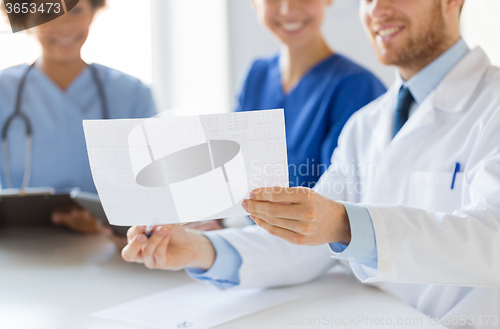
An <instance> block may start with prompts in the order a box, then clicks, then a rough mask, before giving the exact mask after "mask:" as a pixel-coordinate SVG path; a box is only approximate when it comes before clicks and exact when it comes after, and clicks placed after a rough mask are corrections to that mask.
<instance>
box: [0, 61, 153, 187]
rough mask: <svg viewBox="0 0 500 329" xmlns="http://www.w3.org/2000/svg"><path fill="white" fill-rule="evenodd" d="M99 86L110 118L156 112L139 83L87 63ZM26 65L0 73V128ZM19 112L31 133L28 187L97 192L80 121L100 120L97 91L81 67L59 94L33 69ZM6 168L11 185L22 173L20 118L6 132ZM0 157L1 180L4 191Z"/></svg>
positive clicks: (0, 156)
mask: <svg viewBox="0 0 500 329" xmlns="http://www.w3.org/2000/svg"><path fill="white" fill-rule="evenodd" d="M92 65H93V66H94V67H95V68H96V69H97V72H98V75H99V78H100V79H101V81H102V84H103V86H104V92H105V95H106V98H107V103H108V109H109V117H110V119H120V118H147V117H151V116H153V115H155V114H156V111H155V106H154V103H153V99H152V97H151V92H150V90H149V88H148V87H146V86H145V85H144V84H143V83H142V82H141V81H140V80H139V79H137V78H134V77H132V76H129V75H127V74H124V73H122V72H120V71H117V70H114V69H111V68H108V67H105V66H102V65H98V64H92ZM27 69H28V65H26V64H23V65H20V66H15V67H11V68H8V69H5V70H3V71H0V129H1V128H3V126H4V124H5V121H6V120H7V118H8V117H9V116H10V115H11V114H12V113H13V112H14V106H15V97H16V94H17V89H18V86H19V82H20V79H21V77H22V76H23V75H24V73H25V72H26V70H27ZM21 104H22V105H21V110H22V112H24V113H25V114H26V115H27V116H28V118H29V120H30V122H31V125H32V129H33V151H32V165H31V179H30V184H29V186H30V187H53V188H55V189H56V190H59V189H68V188H73V187H79V188H80V189H81V190H83V191H87V192H96V188H95V186H94V182H93V179H92V174H91V171H90V165H89V160H88V156H87V147H86V144H85V136H84V132H83V124H82V120H87V119H102V118H103V113H102V106H101V101H100V98H99V94H98V89H97V87H96V85H95V83H94V79H93V78H92V75H91V72H90V70H89V68H85V69H84V70H83V71H82V72H81V73H80V75H79V76H78V77H77V78H76V79H75V80H74V81H73V82H72V83H71V85H70V86H69V87H68V88H67V90H65V91H63V90H61V89H60V88H59V87H58V86H57V85H56V84H55V83H54V82H53V81H52V80H51V79H50V78H49V77H48V76H47V75H45V73H44V72H43V71H42V70H40V69H38V68H37V67H33V68H32V70H31V71H30V72H29V74H28V78H27V80H26V85H25V88H24V91H23V94H22V103H21ZM7 137H8V145H9V151H10V167H11V175H12V182H13V184H14V187H17V188H19V187H20V186H21V183H22V180H23V174H24V153H25V140H26V139H25V126H24V124H23V122H22V120H20V119H19V118H16V120H15V121H14V122H13V123H12V124H11V127H10V129H9V132H8V136H7ZM3 157H4V155H3V153H1V154H0V167H1V169H0V179H1V186H2V188H7V183H6V180H5V172H4V167H3Z"/></svg>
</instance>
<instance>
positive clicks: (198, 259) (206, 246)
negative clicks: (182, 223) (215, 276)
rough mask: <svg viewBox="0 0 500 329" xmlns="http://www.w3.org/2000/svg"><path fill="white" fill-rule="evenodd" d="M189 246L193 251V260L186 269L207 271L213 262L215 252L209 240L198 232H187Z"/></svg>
mask: <svg viewBox="0 0 500 329" xmlns="http://www.w3.org/2000/svg"><path fill="white" fill-rule="evenodd" d="M188 239H189V245H190V246H191V247H192V249H193V250H194V259H193V261H192V262H191V263H189V265H188V266H186V267H191V268H198V269H200V270H204V271H207V270H208V269H209V268H210V267H212V265H213V264H214V261H215V256H216V252H215V249H214V246H213V245H212V243H211V242H210V240H209V239H208V238H207V237H206V236H205V235H203V234H202V233H201V232H200V231H196V230H189V231H188Z"/></svg>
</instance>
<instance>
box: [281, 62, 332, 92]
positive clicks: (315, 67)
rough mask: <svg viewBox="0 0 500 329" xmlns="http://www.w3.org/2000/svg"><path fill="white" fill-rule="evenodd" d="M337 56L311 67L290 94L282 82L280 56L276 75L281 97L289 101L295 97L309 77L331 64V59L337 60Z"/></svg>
mask: <svg viewBox="0 0 500 329" xmlns="http://www.w3.org/2000/svg"><path fill="white" fill-rule="evenodd" d="M336 56H338V55H337V54H332V55H330V56H328V57H326V58H325V59H323V60H322V61H320V62H318V63H317V64H315V65H314V66H313V67H311V68H310V69H309V71H307V72H306V73H305V74H304V75H303V76H302V78H300V80H299V81H298V82H297V83H296V84H295V86H294V87H293V88H292V89H291V90H290V91H289V92H285V91H284V90H283V83H282V80H281V70H280V58H281V57H280V56H278V58H277V63H276V67H275V70H276V72H275V73H274V74H276V76H277V79H278V81H279V84H280V88H279V91H280V93H281V94H280V96H281V97H282V98H283V99H287V98H289V97H290V96H293V94H294V92H295V91H296V90H298V89H300V88H299V87H300V85H301V84H303V82H304V80H306V79H308V77H309V76H310V75H311V74H313V73H314V71H316V70H318V69H319V68H321V66H323V65H324V64H326V63H327V62H329V61H330V60H331V59H333V58H335V57H336Z"/></svg>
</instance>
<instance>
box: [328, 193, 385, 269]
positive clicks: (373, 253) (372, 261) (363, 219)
mask: <svg viewBox="0 0 500 329" xmlns="http://www.w3.org/2000/svg"><path fill="white" fill-rule="evenodd" d="M342 204H343V205H344V207H345V209H346V211H347V216H348V217H349V224H350V225H351V242H350V243H349V245H348V246H346V245H344V244H342V243H330V244H329V245H330V249H331V250H332V252H333V256H332V257H333V258H336V259H344V260H348V261H351V262H356V263H359V264H363V265H366V266H369V267H377V261H378V257H377V243H376V240H375V229H374V228H373V223H372V218H371V216H370V213H369V212H368V209H366V207H365V206H363V205H359V204H355V203H349V202H342Z"/></svg>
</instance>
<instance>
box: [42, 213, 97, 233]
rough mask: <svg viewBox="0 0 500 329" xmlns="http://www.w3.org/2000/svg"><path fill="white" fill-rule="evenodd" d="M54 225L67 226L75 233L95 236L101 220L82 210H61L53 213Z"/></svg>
mask: <svg viewBox="0 0 500 329" xmlns="http://www.w3.org/2000/svg"><path fill="white" fill-rule="evenodd" d="M51 220H52V223H53V224H54V225H60V226H66V227H68V228H70V229H71V230H73V231H76V232H80V233H85V234H94V233H97V232H98V225H99V223H100V222H99V219H97V218H96V217H94V216H92V215H91V214H90V213H89V212H88V211H86V210H84V209H81V208H70V209H60V210H56V211H54V212H53V213H52V217H51Z"/></svg>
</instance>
